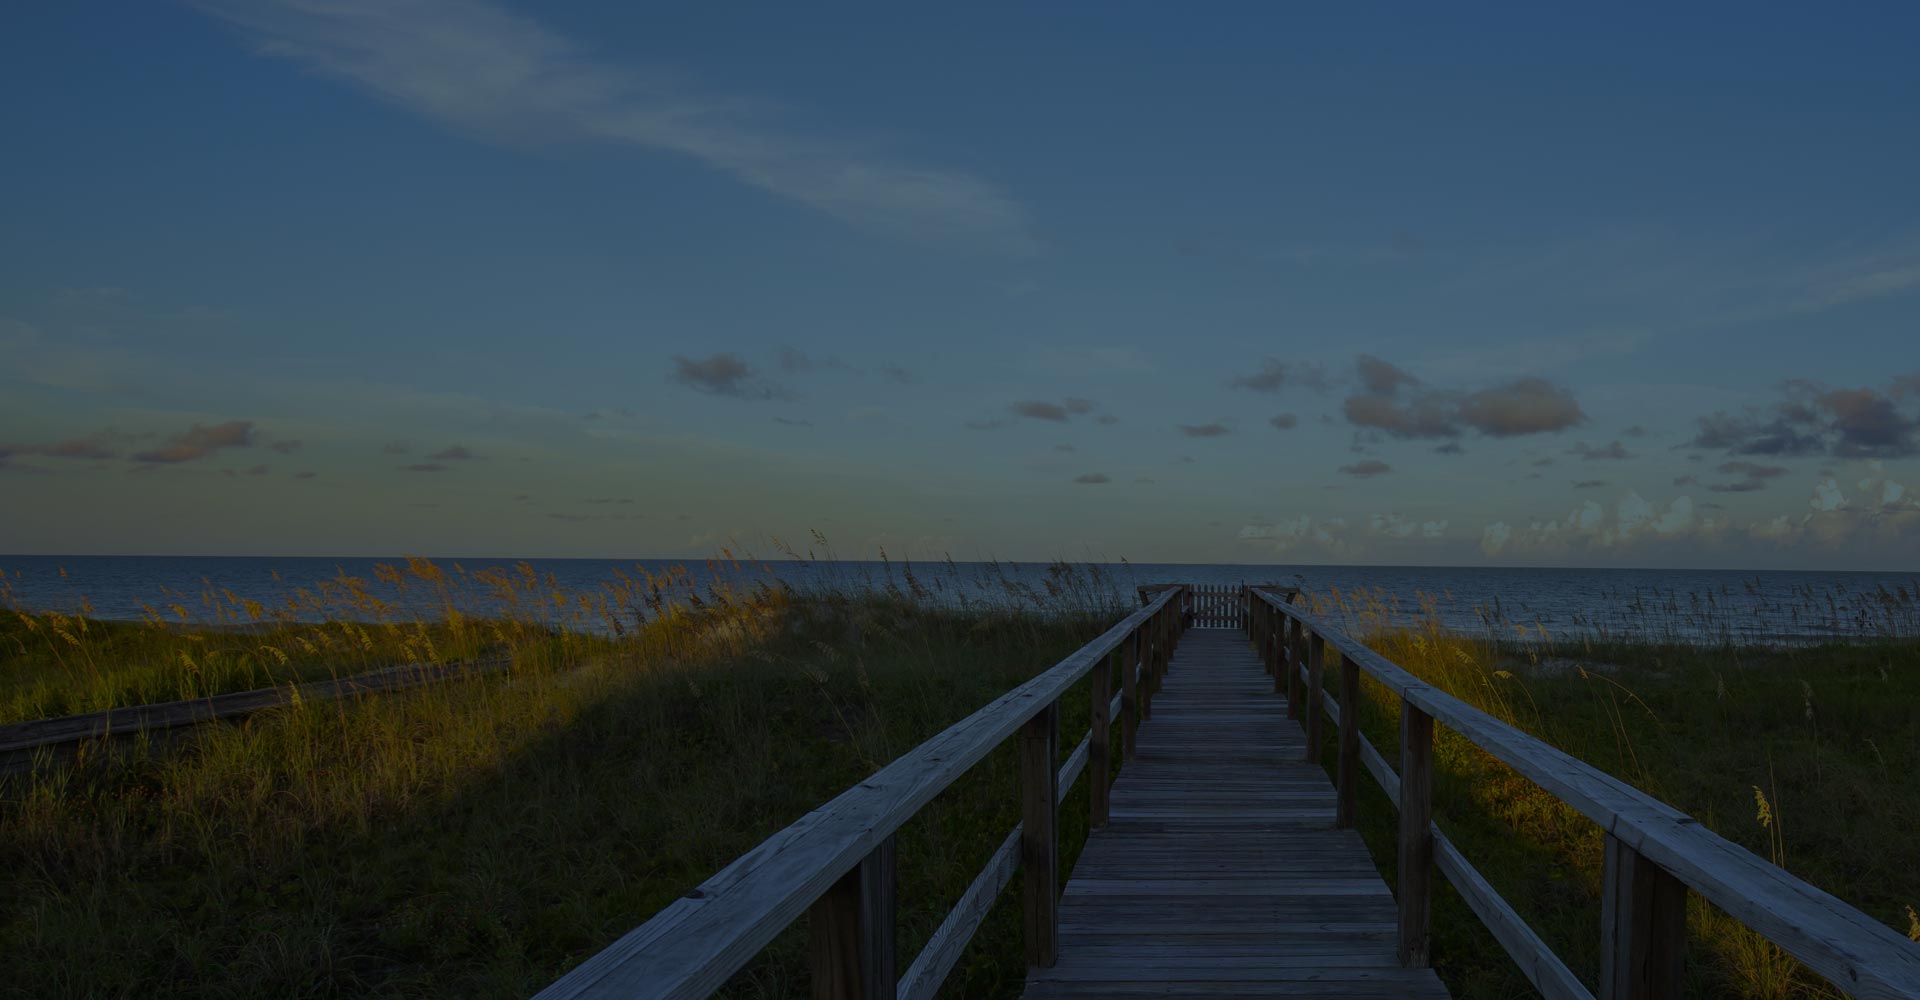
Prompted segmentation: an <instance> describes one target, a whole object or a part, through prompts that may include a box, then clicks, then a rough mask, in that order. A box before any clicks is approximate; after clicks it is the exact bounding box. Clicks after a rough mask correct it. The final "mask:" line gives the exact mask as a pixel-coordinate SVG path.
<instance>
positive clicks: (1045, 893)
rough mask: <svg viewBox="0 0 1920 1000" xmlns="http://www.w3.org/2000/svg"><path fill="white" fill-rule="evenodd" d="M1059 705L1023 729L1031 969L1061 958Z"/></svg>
mask: <svg viewBox="0 0 1920 1000" xmlns="http://www.w3.org/2000/svg"><path fill="white" fill-rule="evenodd" d="M1059 766H1060V703H1059V702H1058V701H1055V702H1051V703H1049V704H1048V705H1047V706H1046V707H1045V708H1042V709H1041V710H1040V712H1039V713H1038V714H1037V715H1035V716H1034V717H1033V718H1031V719H1028V720H1027V724H1026V726H1024V727H1023V728H1022V729H1021V730H1020V878H1021V883H1022V889H1021V896H1022V901H1021V903H1022V905H1021V910H1022V913H1023V915H1024V917H1025V928H1026V941H1027V965H1028V966H1029V967H1034V968H1041V969H1051V968H1053V963H1054V961H1055V960H1056V959H1057V958H1058V957H1059V954H1060V895H1059V891H1058V886H1057V883H1058V881H1059V875H1058V858H1059V853H1058V848H1059V838H1058V837H1056V836H1055V835H1054V827H1055V825H1056V821H1057V819H1058V815H1059V814H1058V812H1057V810H1058V808H1059V806H1058V802H1059V799H1060V772H1059V771H1058V770H1056V769H1057V768H1058V767H1059Z"/></svg>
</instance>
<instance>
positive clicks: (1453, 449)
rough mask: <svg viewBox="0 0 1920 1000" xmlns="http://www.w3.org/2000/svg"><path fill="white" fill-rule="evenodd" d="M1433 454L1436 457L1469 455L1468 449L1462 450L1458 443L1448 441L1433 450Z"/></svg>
mask: <svg viewBox="0 0 1920 1000" xmlns="http://www.w3.org/2000/svg"><path fill="white" fill-rule="evenodd" d="M1433 453H1434V454H1436V455H1464V454H1466V453H1467V449H1465V448H1462V447H1461V446H1460V442H1458V441H1448V442H1447V443H1446V444H1443V445H1440V446H1439V447H1437V448H1435V449H1433Z"/></svg>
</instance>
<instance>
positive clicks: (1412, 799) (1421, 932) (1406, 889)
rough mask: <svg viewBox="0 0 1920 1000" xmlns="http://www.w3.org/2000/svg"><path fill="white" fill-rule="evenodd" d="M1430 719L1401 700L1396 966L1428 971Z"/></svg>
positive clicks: (1431, 843) (1431, 846) (1430, 857)
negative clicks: (1397, 951) (1398, 907)
mask: <svg viewBox="0 0 1920 1000" xmlns="http://www.w3.org/2000/svg"><path fill="white" fill-rule="evenodd" d="M1432 825H1433V716H1431V715H1428V714H1427V713H1426V712H1424V711H1422V710H1421V709H1419V708H1417V707H1415V706H1414V704H1413V703H1412V702H1410V701H1408V700H1407V699H1406V698H1404V697H1403V698H1401V699H1400V867H1399V874H1400V964H1401V965H1403V966H1406V967H1407V968H1410V969H1411V968H1423V967H1425V966H1426V965H1427V958H1428V955H1427V952H1428V941H1427V938H1428V932H1429V928H1430V926H1431V917H1430V910H1431V903H1432V896H1433V831H1432V829H1431V827H1432Z"/></svg>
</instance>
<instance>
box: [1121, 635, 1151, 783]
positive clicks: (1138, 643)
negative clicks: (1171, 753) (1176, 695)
mask: <svg viewBox="0 0 1920 1000" xmlns="http://www.w3.org/2000/svg"><path fill="white" fill-rule="evenodd" d="M1145 631H1146V629H1145V628H1135V629H1134V630H1133V641H1132V642H1130V643H1127V642H1123V643H1121V644H1120V645H1121V648H1123V649H1125V648H1131V649H1132V652H1131V653H1130V654H1129V655H1128V657H1127V664H1126V666H1124V667H1122V668H1121V670H1120V755H1121V759H1123V760H1132V759H1133V739H1134V733H1135V732H1136V731H1137V730H1138V729H1139V728H1140V687H1139V684H1140V681H1139V674H1138V672H1139V670H1140V665H1141V664H1142V663H1144V662H1146V661H1145V655H1146V653H1145V651H1146V638H1145V635H1144V633H1145Z"/></svg>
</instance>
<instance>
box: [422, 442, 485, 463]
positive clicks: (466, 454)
mask: <svg viewBox="0 0 1920 1000" xmlns="http://www.w3.org/2000/svg"><path fill="white" fill-rule="evenodd" d="M479 457H480V456H478V455H476V454H474V453H473V452H471V451H469V450H467V447H466V446H465V445H458V444H450V445H448V446H446V447H445V448H442V449H440V450H439V451H436V452H434V453H433V454H431V455H428V456H427V459H428V460H429V461H433V462H471V461H473V460H474V459H477V458H479Z"/></svg>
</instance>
